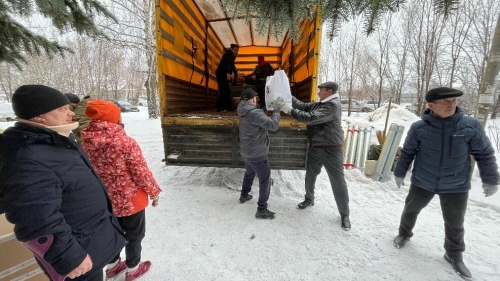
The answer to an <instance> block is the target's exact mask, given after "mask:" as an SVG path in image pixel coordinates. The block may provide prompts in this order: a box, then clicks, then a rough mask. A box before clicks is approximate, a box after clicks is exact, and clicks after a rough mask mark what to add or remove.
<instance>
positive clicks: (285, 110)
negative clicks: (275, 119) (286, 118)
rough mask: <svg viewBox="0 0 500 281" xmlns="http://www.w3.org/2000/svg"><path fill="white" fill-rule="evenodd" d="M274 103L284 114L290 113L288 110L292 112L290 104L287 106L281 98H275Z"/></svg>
mask: <svg viewBox="0 0 500 281" xmlns="http://www.w3.org/2000/svg"><path fill="white" fill-rule="evenodd" d="M274 104H275V105H276V108H279V109H280V110H281V111H282V112H283V113H285V114H288V115H290V112H292V109H293V108H292V107H291V106H289V105H288V104H286V103H285V101H284V100H283V99H280V98H278V99H276V101H275V102H274ZM273 108H274V106H273Z"/></svg>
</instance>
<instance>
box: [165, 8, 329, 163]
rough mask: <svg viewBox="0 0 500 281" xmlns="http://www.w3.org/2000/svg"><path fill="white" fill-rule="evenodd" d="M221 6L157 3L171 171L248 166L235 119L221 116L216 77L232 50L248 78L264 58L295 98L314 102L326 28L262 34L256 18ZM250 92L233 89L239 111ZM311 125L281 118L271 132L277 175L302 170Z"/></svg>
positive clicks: (309, 22)
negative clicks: (175, 168)
mask: <svg viewBox="0 0 500 281" xmlns="http://www.w3.org/2000/svg"><path fill="white" fill-rule="evenodd" d="M229 8H230V7H226V8H224V7H222V4H221V1H219V0H192V1H188V0H163V1H157V5H156V10H155V16H156V43H157V47H156V48H157V49H156V51H157V54H156V55H157V64H158V95H159V105H160V118H161V126H162V134H163V142H164V152H165V159H164V161H165V163H166V164H167V165H186V166H209V167H244V163H243V160H242V158H241V155H240V154H239V140H238V138H239V137H238V135H239V131H238V122H239V120H238V119H239V118H238V115H237V113H236V112H231V111H229V112H217V111H216V103H217V96H218V89H217V80H216V77H215V71H216V69H217V66H218V63H219V61H220V59H221V58H222V55H223V54H224V52H225V51H226V50H227V48H229V46H230V44H232V43H234V44H237V45H238V46H239V47H240V48H239V53H238V55H237V57H236V61H235V65H236V68H237V69H238V71H239V72H240V75H249V74H251V72H252V71H253V69H254V67H255V65H256V64H257V57H258V56H259V55H262V56H264V57H265V59H266V61H267V62H270V63H271V64H272V65H273V66H274V67H275V68H276V69H282V70H284V71H285V73H286V74H287V76H288V78H289V81H290V88H291V92H292V95H293V96H295V97H296V98H297V99H299V100H301V101H304V102H311V101H315V100H316V95H317V89H316V88H317V74H318V61H319V47H320V43H321V42H320V41H321V25H320V23H319V20H318V19H317V18H314V19H306V20H304V21H303V22H302V23H301V24H300V34H299V36H300V39H298V40H293V38H292V37H291V36H290V35H289V34H288V33H284V34H282V35H279V36H275V35H273V34H271V33H269V34H268V33H265V32H264V33H262V32H259V31H258V30H257V25H256V17H257V15H253V16H252V17H250V18H242V17H234V18H233V17H232V16H231V13H230V12H228V11H231V9H229ZM246 87H250V86H247V85H245V84H243V85H240V86H236V85H233V86H231V94H232V98H233V101H234V103H235V104H237V102H238V100H239V97H240V93H241V92H242V91H243V90H244V89H245V88H246ZM307 150H308V141H307V135H306V126H305V125H304V124H303V123H301V122H298V121H297V120H295V119H293V118H292V117H290V116H287V115H285V114H282V118H281V120H280V124H279V129H278V130H277V131H276V132H270V152H269V155H268V160H269V163H270V165H271V167H273V168H275V169H289V170H297V169H305V168H306V164H307V161H306V160H307Z"/></svg>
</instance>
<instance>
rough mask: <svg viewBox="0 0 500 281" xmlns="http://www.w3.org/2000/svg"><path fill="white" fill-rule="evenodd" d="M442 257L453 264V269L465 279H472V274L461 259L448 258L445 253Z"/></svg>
mask: <svg viewBox="0 0 500 281" xmlns="http://www.w3.org/2000/svg"><path fill="white" fill-rule="evenodd" d="M444 259H445V260H446V261H447V262H449V263H450V264H451V266H453V269H454V270H455V272H456V273H457V274H458V275H459V276H460V277H462V278H463V279H466V280H472V274H471V273H470V271H469V269H468V268H467V266H465V264H464V262H463V261H462V260H461V259H460V260H459V259H454V258H450V257H448V255H447V254H444Z"/></svg>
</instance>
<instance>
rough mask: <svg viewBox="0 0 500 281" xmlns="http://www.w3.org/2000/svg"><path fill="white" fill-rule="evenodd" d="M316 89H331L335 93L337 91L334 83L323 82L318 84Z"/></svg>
mask: <svg viewBox="0 0 500 281" xmlns="http://www.w3.org/2000/svg"><path fill="white" fill-rule="evenodd" d="M318 88H320V89H321V88H326V89H331V90H333V92H334V93H335V92H337V90H338V89H339V85H337V83H335V82H325V83H323V84H319V86H318Z"/></svg>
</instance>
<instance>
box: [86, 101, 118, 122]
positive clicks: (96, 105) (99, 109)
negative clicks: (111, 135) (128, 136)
mask: <svg viewBox="0 0 500 281" xmlns="http://www.w3.org/2000/svg"><path fill="white" fill-rule="evenodd" d="M120 114H121V111H120V108H119V107H118V106H117V105H116V104H114V103H112V102H109V101H104V100H93V101H89V102H88V103H87V108H85V115H87V117H88V118H90V119H91V120H103V121H108V122H111V123H118V122H119V121H120Z"/></svg>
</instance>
